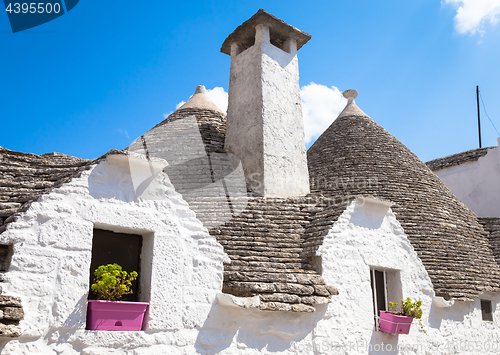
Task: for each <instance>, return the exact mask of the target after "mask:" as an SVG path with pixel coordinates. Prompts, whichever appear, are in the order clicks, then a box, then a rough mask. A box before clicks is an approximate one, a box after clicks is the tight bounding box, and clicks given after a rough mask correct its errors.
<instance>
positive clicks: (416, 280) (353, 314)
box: [0, 159, 500, 355]
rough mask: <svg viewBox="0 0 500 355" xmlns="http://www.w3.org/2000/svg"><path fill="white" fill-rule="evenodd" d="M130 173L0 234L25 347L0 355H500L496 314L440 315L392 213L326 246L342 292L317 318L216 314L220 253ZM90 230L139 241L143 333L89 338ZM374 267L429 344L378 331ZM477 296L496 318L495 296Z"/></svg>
mask: <svg viewBox="0 0 500 355" xmlns="http://www.w3.org/2000/svg"><path fill="white" fill-rule="evenodd" d="M127 169H128V166H127V165H126V164H123V161H120V160H116V159H115V160H113V159H109V160H108V161H104V162H102V163H100V164H99V165H97V166H95V167H94V168H93V169H92V170H91V171H88V172H86V173H84V174H83V175H82V176H81V177H80V178H78V179H74V180H73V181H72V182H71V183H69V184H67V185H65V186H63V187H62V188H59V189H56V190H54V191H53V192H52V193H50V194H49V195H47V196H45V197H44V198H42V199H41V201H39V202H37V203H34V204H33V205H32V207H31V208H30V209H29V210H28V211H27V212H26V213H25V214H24V216H23V217H22V218H20V219H19V220H18V221H17V222H15V223H13V224H12V225H10V227H9V229H8V230H7V231H6V232H4V233H3V234H1V235H0V238H1V240H0V242H1V243H13V244H14V256H13V259H12V264H11V268H10V270H9V272H8V273H7V274H6V276H7V279H6V281H5V282H4V285H3V289H4V292H5V293H8V294H10V295H15V296H20V297H21V299H22V303H23V307H24V310H25V314H26V318H25V320H24V321H22V322H21V327H22V330H23V332H24V334H23V336H22V337H20V338H17V339H3V340H2V343H1V346H0V349H1V353H2V354H16V355H17V354H36V353H39V354H86V355H106V354H131V355H132V354H133V355H141V354H217V353H220V354H261V353H272V354H396V353H399V354H415V353H416V354H449V353H467V354H485V353H486V354H487V353H491V354H496V353H499V352H500V348H499V347H500V345H499V343H498V342H499V341H500V332H499V330H500V329H499V326H498V324H499V322H500V311H495V314H494V322H493V323H491V322H483V321H482V320H481V311H480V304H479V300H476V301H475V302H467V303H466V302H457V303H455V305H453V306H451V307H449V308H437V307H436V306H435V305H434V304H433V303H432V299H433V291H432V285H431V281H430V279H429V277H428V275H427V272H426V271H425V269H424V267H423V266H422V263H421V262H420V260H419V259H418V258H417V255H416V253H415V251H414V250H413V248H412V246H411V245H410V243H409V241H408V239H407V237H406V236H405V234H404V232H403V230H402V228H401V226H400V224H399V223H398V221H397V220H396V217H395V215H394V214H393V212H392V211H391V209H390V208H389V207H388V206H387V205H383V204H379V203H375V202H366V201H361V200H360V201H359V202H353V204H351V205H350V206H349V207H348V208H347V210H346V211H345V212H344V213H343V214H342V215H341V217H340V218H339V220H338V221H337V222H336V223H335V224H334V226H333V227H332V229H331V230H330V232H329V234H328V236H327V237H326V238H325V242H324V245H323V246H322V247H321V248H320V250H319V254H320V255H321V257H322V267H323V277H324V278H325V280H326V281H327V282H328V283H329V284H331V285H334V286H336V287H337V288H338V289H339V291H340V294H339V295H338V296H334V297H333V298H332V303H330V304H329V305H321V306H318V308H317V311H316V312H314V313H312V314H306V313H285V312H263V311H258V310H256V309H243V308H240V307H227V306H221V305H220V304H218V302H217V297H216V296H217V294H218V293H220V290H221V287H222V270H223V269H222V261H223V258H224V253H223V251H222V248H221V247H220V245H218V243H217V242H216V241H215V239H213V238H212V237H210V236H209V235H208V234H207V232H206V230H205V229H204V228H203V227H202V226H201V224H200V223H199V222H198V221H197V220H196V218H195V217H194V215H193V213H192V212H191V211H190V210H189V209H188V207H187V205H186V203H185V202H184V201H183V200H182V198H181V197H180V196H179V195H178V194H177V193H175V192H174V191H173V188H172V186H171V184H170V183H169V181H168V178H167V177H166V176H164V175H163V174H160V175H158V177H157V178H156V179H155V182H154V183H153V184H152V185H151V188H149V189H148V190H147V191H146V192H147V193H146V195H147V196H149V198H151V199H146V195H145V194H144V193H143V197H144V198H142V199H137V198H136V197H135V192H134V188H133V186H132V184H131V181H130V180H129V178H128V177H127V176H129V174H128V172H127ZM159 196H167V198H166V199H158V198H157V199H154V198H155V197H159ZM94 226H96V227H99V228H108V229H111V230H114V231H120V232H127V231H128V232H134V233H140V234H142V235H144V240H145V250H151V253H147V252H146V253H143V255H142V258H143V260H149V261H151V263H150V265H152V267H151V270H150V272H151V283H150V297H151V312H150V320H149V329H148V330H146V331H139V332H107V331H88V330H85V316H86V299H87V292H88V286H89V285H88V279H89V265H90V257H91V255H90V254H91V241H92V229H93V228H94ZM370 266H372V267H377V268H385V269H391V270H399V276H400V280H401V284H400V289H401V292H402V295H404V296H405V297H406V296H409V297H412V298H414V299H421V300H422V301H423V308H424V317H423V323H424V327H425V329H426V330H427V333H428V335H425V334H424V333H423V332H421V331H420V330H419V327H418V325H417V323H416V322H415V324H413V325H412V329H411V332H410V334H409V335H400V336H397V335H389V334H385V333H381V332H376V331H374V329H373V324H374V321H373V309H372V307H373V302H372V295H371V288H370V277H369V269H370ZM396 293H397V292H396ZM143 297H144V296H143ZM484 297H485V298H488V299H491V300H492V303H493V308H494V309H495V310H497V309H500V307H499V306H498V304H499V302H500V297H499V295H498V294H486V295H484ZM398 346H399V347H400V348H401V347H402V349H403V350H400V351H399V352H397V351H396V349H397V348H398ZM479 347H482V350H479ZM486 347H487V348H488V349H490V350H491V351H487V350H484V348H486ZM409 349H412V350H409Z"/></svg>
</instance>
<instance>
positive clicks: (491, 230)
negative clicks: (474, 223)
mask: <svg viewBox="0 0 500 355" xmlns="http://www.w3.org/2000/svg"><path fill="white" fill-rule="evenodd" d="M479 222H480V223H481V224H482V225H483V228H484V230H485V231H486V232H487V233H488V240H489V242H490V247H491V249H492V250H493V255H494V256H495V260H496V262H497V263H498V264H499V265H500V218H498V217H492V218H487V217H479Z"/></svg>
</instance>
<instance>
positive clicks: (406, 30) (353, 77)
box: [0, 0, 500, 161]
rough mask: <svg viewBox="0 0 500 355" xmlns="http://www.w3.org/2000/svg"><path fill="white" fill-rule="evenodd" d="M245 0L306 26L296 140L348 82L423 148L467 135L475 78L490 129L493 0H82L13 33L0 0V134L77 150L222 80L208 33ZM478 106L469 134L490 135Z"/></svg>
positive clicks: (438, 151)
mask: <svg viewBox="0 0 500 355" xmlns="http://www.w3.org/2000/svg"><path fill="white" fill-rule="evenodd" d="M259 8H264V9H265V10H267V11H268V12H270V13H272V14H273V15H275V16H277V17H279V18H281V19H283V20H284V21H286V22H288V23H289V24H291V25H293V26H295V27H298V28H299V29H301V30H303V31H305V32H308V33H310V34H311V35H312V39H311V40H310V41H309V43H307V44H306V45H305V46H304V47H303V48H302V49H301V50H300V51H299V52H298V55H299V67H300V77H301V79H300V80H301V83H300V85H301V87H302V89H303V90H302V92H303V100H304V111H305V113H306V119H305V120H306V133H307V136H308V137H309V144H311V143H312V141H313V139H314V137H315V135H317V134H318V133H319V132H320V131H321V130H324V129H325V128H326V127H327V126H328V125H329V123H331V122H332V121H333V119H334V118H335V117H336V115H337V114H338V111H339V110H340V109H341V108H342V106H343V105H344V102H343V101H342V100H341V99H340V93H341V92H342V91H343V90H346V89H351V88H353V89H357V90H358V91H359V96H358V98H357V99H356V102H357V104H358V106H359V107H360V108H361V109H362V110H363V111H365V112H366V113H367V114H368V115H369V116H370V117H372V118H373V119H374V120H375V121H376V122H378V123H379V124H380V125H382V126H383V127H384V128H386V129H387V130H388V131H389V132H390V133H392V134H393V135H395V136H396V137H397V138H398V139H399V140H401V141H402V142H403V143H404V144H405V145H406V146H408V147H409V148H410V149H411V150H412V151H413V152H414V153H415V154H416V155H417V156H418V157H420V158H421V159H422V160H424V161H427V160H431V159H434V158H438V157H442V156H445V155H449V154H454V153H458V152H461V151H464V150H468V149H473V148H477V146H478V139H477V114H476V97H475V88H476V85H479V87H480V90H481V94H482V97H483V99H484V104H485V106H486V110H487V112H488V115H489V117H490V118H491V119H492V121H493V122H494V123H495V124H496V126H497V128H498V129H499V130H500V99H499V98H500V70H499V67H500V65H499V63H500V59H499V58H500V24H498V20H499V19H500V0H463V1H461V0H444V1H439V0H418V1H389V0H387V1H373V0H366V1H361V0H360V1H356V0H355V1H315V2H309V3H306V2H304V1H265V2H264V1H253V2H236V1H227V2H226V1H220V0H219V1H206V0H205V1H191V2H188V3H183V2H170V1H155V2H144V3H142V2H135V1H134V2H132V1H127V0H124V1H102V2H98V1H92V0H86V1H80V2H79V4H78V5H77V6H76V7H75V8H74V9H73V10H72V11H70V12H69V13H67V14H66V15H64V16H61V17H59V18H57V19H55V20H53V21H51V22H48V23H46V24H43V25H41V26H38V27H35V28H32V29H30V30H26V31H23V32H18V33H15V34H13V33H12V31H11V29H10V25H9V23H8V18H7V14H6V13H4V14H0V43H1V46H2V49H1V51H0V53H1V54H0V80H1V81H0V82H1V83H2V85H1V86H0V118H1V132H2V133H1V135H0V146H2V147H4V148H7V149H11V150H17V151H23V152H29V153H36V154H42V153H46V152H53V151H56V152H61V153H66V154H70V155H75V156H79V157H83V158H96V157H99V156H101V155H102V154H104V153H106V152H107V151H108V150H110V149H123V148H125V147H127V146H128V145H129V144H130V143H131V142H132V141H133V140H134V139H135V138H137V137H138V136H140V135H141V134H142V133H144V132H146V131H147V130H149V129H150V128H152V127H153V126H154V125H156V124H157V123H159V122H160V121H162V120H163V119H164V115H165V114H168V113H170V112H172V111H174V110H175V108H176V105H177V104H178V103H179V102H181V101H186V100H187V99H189V97H190V95H192V94H193V92H194V89H195V87H196V85H205V86H206V87H207V89H213V88H217V87H218V88H221V89H216V90H215V91H213V94H214V95H215V94H217V93H218V94H221V93H223V91H227V89H228V82H229V63H230V60H229V59H230V58H229V57H228V56H227V55H225V54H222V53H220V51H219V50H220V46H221V45H222V42H223V41H224V39H225V38H226V37H227V35H229V34H230V33H231V32H232V31H233V30H234V29H235V28H236V27H237V26H238V25H240V24H241V23H242V22H243V21H245V20H247V19H248V18H249V17H251V16H252V15H253V14H254V13H255V12H257V10H258V9H259ZM219 96H223V95H219ZM481 109H482V106H481ZM482 117H483V119H482V128H483V132H482V133H483V146H492V145H497V140H496V139H497V137H498V134H497V133H496V132H495V130H494V129H493V126H492V125H491V123H490V122H489V120H488V118H487V117H486V116H485V115H484V111H482ZM309 144H308V145H309Z"/></svg>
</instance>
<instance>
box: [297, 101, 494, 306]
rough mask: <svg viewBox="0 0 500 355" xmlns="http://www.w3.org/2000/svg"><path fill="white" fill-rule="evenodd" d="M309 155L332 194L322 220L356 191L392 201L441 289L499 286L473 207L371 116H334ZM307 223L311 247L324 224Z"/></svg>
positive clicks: (324, 189) (317, 181) (316, 179)
mask: <svg viewBox="0 0 500 355" xmlns="http://www.w3.org/2000/svg"><path fill="white" fill-rule="evenodd" d="M350 105H355V103H354V102H352V103H351V104H350ZM308 163H309V172H310V179H311V190H312V191H315V192H318V193H322V194H323V195H325V196H326V197H328V198H330V199H331V201H330V203H331V205H332V207H330V208H328V209H326V210H325V211H324V212H321V214H330V215H329V216H328V219H327V220H326V222H327V223H328V222H329V221H331V219H332V217H333V219H334V220H335V219H336V218H334V217H335V214H338V213H340V212H341V210H342V209H339V208H337V206H339V205H344V206H345V205H346V204H348V203H350V202H351V201H352V200H353V198H355V197H356V196H364V197H369V196H373V197H376V198H379V199H381V200H385V201H389V202H391V203H393V206H392V210H393V211H394V213H395V214H396V216H397V217H398V220H399V222H400V223H401V225H402V227H403V228H404V231H405V234H406V235H407V236H408V239H409V240H410V242H411V243H412V245H413V247H414V248H415V250H416V252H417V255H418V256H419V258H420V259H421V260H422V262H423V264H424V266H425V267H426V269H427V272H428V273H429V276H430V278H431V280H432V283H433V286H434V290H435V292H436V294H437V295H438V296H445V297H452V298H454V299H457V300H473V299H474V298H476V297H477V296H478V295H479V294H480V293H481V292H484V291H495V292H498V291H499V290H500V268H499V267H498V265H497V264H496V262H495V260H494V257H493V254H492V252H491V249H490V248H489V244H488V239H487V238H486V233H485V232H484V230H483V228H482V226H481V225H480V224H479V222H478V220H477V217H476V215H475V214H474V213H473V212H472V211H471V210H469V209H468V208H467V207H466V206H465V205H464V204H463V203H462V202H460V201H459V200H458V199H457V198H456V197H455V196H454V195H453V193H452V192H451V191H450V190H448V188H447V187H446V186H445V185H444V184H443V183H442V182H441V181H440V180H439V178H438V177H437V176H436V175H434V174H433V173H432V171H430V169H429V168H428V167H427V166H426V165H425V164H424V163H423V162H422V161H420V160H419V159H418V158H417V157H416V156H415V155H414V154H413V153H412V152H411V151H410V150H409V149H408V148H406V147H405V146H404V145H403V144H402V143H401V142H400V141H398V140H397V139H396V138H394V137H393V136H392V135H390V134H389V133H388V132H387V131H386V130H385V129H383V128H382V127H380V126H379V125H377V124H376V123H375V122H374V121H373V120H372V119H371V118H369V117H368V116H366V115H355V116H343V117H339V118H338V119H337V120H336V121H335V122H334V123H333V124H332V125H331V126H330V127H329V128H328V129H327V130H326V131H325V132H324V133H323V134H322V135H321V136H320V137H319V138H318V140H317V141H316V142H315V143H314V144H313V145H312V147H311V148H310V149H309V151H308ZM321 214H320V215H318V217H319V216H321ZM337 216H338V215H337ZM312 223H317V224H318V230H319V234H313V235H312V236H311V237H312V239H311V240H310V242H308V241H306V244H308V246H309V247H310V255H314V250H315V248H316V247H319V246H320V245H321V244H322V237H321V234H323V235H324V232H325V228H324V227H322V226H321V224H322V223H321V220H319V221H316V222H314V221H313V222H312Z"/></svg>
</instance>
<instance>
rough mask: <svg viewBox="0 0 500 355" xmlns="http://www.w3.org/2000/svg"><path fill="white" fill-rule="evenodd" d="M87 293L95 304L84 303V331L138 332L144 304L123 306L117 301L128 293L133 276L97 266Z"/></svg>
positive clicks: (113, 267)
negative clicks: (93, 298) (91, 296)
mask: <svg viewBox="0 0 500 355" xmlns="http://www.w3.org/2000/svg"><path fill="white" fill-rule="evenodd" d="M94 276H95V278H94V283H93V284H92V285H91V287H90V288H91V290H92V292H93V293H94V295H95V296H96V297H97V300H89V301H88V310H87V329H90V330H141V329H142V322H143V320H144V314H145V313H146V310H147V307H148V305H149V304H148V303H145V302H123V301H120V299H121V297H122V296H123V295H126V294H131V293H132V289H131V286H132V281H134V280H135V279H137V272H136V271H132V272H130V273H128V272H126V271H123V270H122V267H121V266H120V265H118V264H107V265H101V266H99V267H98V268H97V269H96V270H95V271H94Z"/></svg>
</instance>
